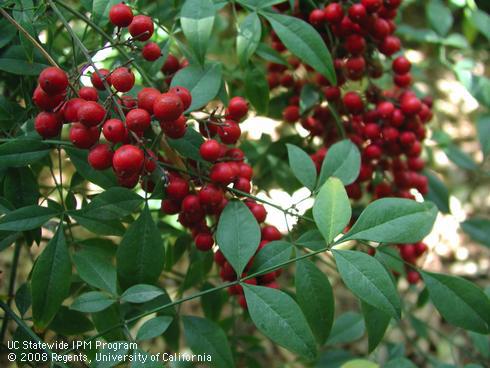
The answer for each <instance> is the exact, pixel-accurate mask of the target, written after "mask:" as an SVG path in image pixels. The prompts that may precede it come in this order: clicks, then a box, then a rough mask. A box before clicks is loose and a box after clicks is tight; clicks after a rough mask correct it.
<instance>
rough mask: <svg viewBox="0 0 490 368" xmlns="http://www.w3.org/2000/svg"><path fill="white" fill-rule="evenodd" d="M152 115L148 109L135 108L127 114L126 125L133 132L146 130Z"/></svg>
mask: <svg viewBox="0 0 490 368" xmlns="http://www.w3.org/2000/svg"><path fill="white" fill-rule="evenodd" d="M150 124H151V116H150V114H149V113H148V111H146V110H143V109H134V110H131V111H130V112H128V113H127V115H126V125H127V126H128V129H129V130H132V131H133V132H144V131H145V130H146V129H147V128H149V127H150Z"/></svg>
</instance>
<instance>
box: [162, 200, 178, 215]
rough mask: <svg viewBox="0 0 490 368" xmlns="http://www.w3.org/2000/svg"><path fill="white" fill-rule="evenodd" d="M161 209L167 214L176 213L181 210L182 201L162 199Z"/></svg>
mask: <svg viewBox="0 0 490 368" xmlns="http://www.w3.org/2000/svg"><path fill="white" fill-rule="evenodd" d="M160 210H161V211H162V212H163V213H165V214H167V215H176V214H177V213H179V212H180V203H178V202H175V201H172V200H171V199H165V200H163V201H162V204H161V207H160Z"/></svg>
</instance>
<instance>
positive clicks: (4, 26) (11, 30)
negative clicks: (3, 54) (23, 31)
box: [0, 19, 17, 48]
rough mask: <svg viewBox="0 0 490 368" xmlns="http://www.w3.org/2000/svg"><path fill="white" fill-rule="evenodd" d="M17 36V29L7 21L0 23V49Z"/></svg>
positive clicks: (3, 20)
mask: <svg viewBox="0 0 490 368" xmlns="http://www.w3.org/2000/svg"><path fill="white" fill-rule="evenodd" d="M16 34H17V29H16V28H15V27H12V25H11V24H10V23H9V22H8V21H7V19H2V20H1V21H0V48H2V47H4V46H5V45H7V44H8V43H9V42H10V41H12V39H13V38H14V37H15V35H16Z"/></svg>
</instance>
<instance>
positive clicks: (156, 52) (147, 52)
mask: <svg viewBox="0 0 490 368" xmlns="http://www.w3.org/2000/svg"><path fill="white" fill-rule="evenodd" d="M141 54H142V55H143V58H144V59H145V60H148V61H155V60H157V59H158V58H159V57H160V56H162V50H160V46H158V44H157V43H155V42H148V43H147V44H146V45H145V46H143V49H142V50H141Z"/></svg>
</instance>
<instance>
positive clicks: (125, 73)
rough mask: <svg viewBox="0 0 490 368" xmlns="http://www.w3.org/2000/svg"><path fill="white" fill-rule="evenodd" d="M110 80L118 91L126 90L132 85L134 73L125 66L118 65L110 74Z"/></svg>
mask: <svg viewBox="0 0 490 368" xmlns="http://www.w3.org/2000/svg"><path fill="white" fill-rule="evenodd" d="M111 82H112V85H113V87H114V88H115V89H116V91H118V92H128V91H129V90H130V89H131V88H133V86H134V74H133V72H132V71H131V70H129V69H128V68H126V67H119V68H117V69H115V70H114V71H113V72H112V74H111Z"/></svg>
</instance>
